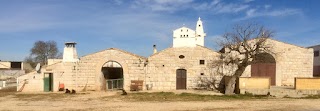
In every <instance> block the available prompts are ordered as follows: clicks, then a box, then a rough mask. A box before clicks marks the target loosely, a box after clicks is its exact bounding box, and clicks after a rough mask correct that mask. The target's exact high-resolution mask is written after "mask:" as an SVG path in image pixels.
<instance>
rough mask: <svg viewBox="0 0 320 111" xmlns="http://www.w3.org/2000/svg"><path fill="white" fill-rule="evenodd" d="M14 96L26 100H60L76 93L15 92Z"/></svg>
mask: <svg viewBox="0 0 320 111" xmlns="http://www.w3.org/2000/svg"><path fill="white" fill-rule="evenodd" d="M14 96H15V97H14V98H18V99H19V100H24V101H41V100H50V101H58V100H61V99H64V98H69V97H74V96H75V95H70V94H64V93H49V94H15V95H14Z"/></svg>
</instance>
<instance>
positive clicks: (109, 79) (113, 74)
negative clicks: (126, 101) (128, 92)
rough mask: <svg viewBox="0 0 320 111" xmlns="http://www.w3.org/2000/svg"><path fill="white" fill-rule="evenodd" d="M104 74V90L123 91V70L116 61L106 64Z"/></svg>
mask: <svg viewBox="0 0 320 111" xmlns="http://www.w3.org/2000/svg"><path fill="white" fill-rule="evenodd" d="M101 72H102V74H103V78H104V79H103V82H102V86H103V87H102V90H118V89H123V68H122V66H121V65H120V64H119V63H118V62H116V61H109V62H106V63H105V64H104V65H103V66H102V68H101Z"/></svg>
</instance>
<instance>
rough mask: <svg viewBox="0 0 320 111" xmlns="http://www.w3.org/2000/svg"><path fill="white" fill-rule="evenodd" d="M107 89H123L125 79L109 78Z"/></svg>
mask: <svg viewBox="0 0 320 111" xmlns="http://www.w3.org/2000/svg"><path fill="white" fill-rule="evenodd" d="M106 86H107V90H119V89H123V79H107V80H106Z"/></svg>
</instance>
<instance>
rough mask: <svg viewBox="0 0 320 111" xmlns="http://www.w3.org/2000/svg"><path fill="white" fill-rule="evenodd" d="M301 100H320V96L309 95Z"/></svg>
mask: <svg viewBox="0 0 320 111" xmlns="http://www.w3.org/2000/svg"><path fill="white" fill-rule="evenodd" d="M299 99H320V95H308V96H306V97H301V98H299Z"/></svg>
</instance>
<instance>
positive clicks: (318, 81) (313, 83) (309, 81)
mask: <svg viewBox="0 0 320 111" xmlns="http://www.w3.org/2000/svg"><path fill="white" fill-rule="evenodd" d="M295 89H296V90H319V89H320V78H318V77H317V78H306V77H305V78H304V77H297V78H295Z"/></svg>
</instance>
